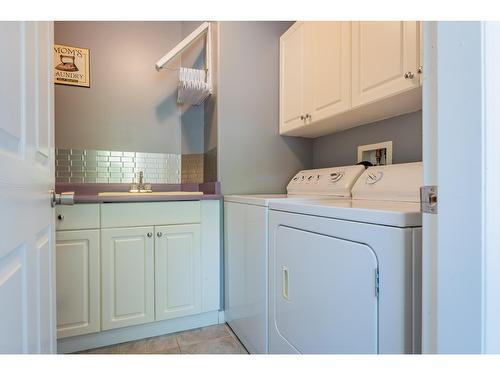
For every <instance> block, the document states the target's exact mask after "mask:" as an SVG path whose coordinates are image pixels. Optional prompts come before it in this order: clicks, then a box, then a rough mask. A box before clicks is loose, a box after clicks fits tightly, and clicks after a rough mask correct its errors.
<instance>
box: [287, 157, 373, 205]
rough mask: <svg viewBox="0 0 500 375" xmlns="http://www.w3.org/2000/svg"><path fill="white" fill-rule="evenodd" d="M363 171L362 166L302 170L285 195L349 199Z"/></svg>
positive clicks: (289, 185) (294, 178) (291, 182)
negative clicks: (326, 196)
mask: <svg viewBox="0 0 500 375" xmlns="http://www.w3.org/2000/svg"><path fill="white" fill-rule="evenodd" d="M364 171H365V167H364V166H362V165H351V166H345V167H332V168H321V169H307V170H303V171H300V172H299V173H297V174H296V175H295V176H293V178H292V179H291V181H290V183H289V184H288V186H287V193H288V194H294V195H329V196H339V197H346V198H349V197H351V189H352V187H353V186H354V183H355V182H356V180H357V179H358V177H359V176H360V175H361V174H362V173H363V172H364Z"/></svg>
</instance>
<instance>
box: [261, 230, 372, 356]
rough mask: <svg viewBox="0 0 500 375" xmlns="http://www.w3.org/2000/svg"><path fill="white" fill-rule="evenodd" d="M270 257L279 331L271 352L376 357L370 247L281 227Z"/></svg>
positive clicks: (275, 314) (273, 337) (276, 322)
mask: <svg viewBox="0 0 500 375" xmlns="http://www.w3.org/2000/svg"><path fill="white" fill-rule="evenodd" d="M271 256H272V257H273V259H274V261H273V271H272V274H273V275H274V278H273V279H271V280H270V282H271V285H270V288H272V289H273V290H274V293H273V295H274V304H275V311H274V315H273V314H271V315H273V321H272V322H271V324H272V325H273V326H274V329H275V330H276V331H277V332H278V333H279V335H274V336H272V339H271V341H270V344H269V345H270V352H271V353H280V352H285V353H286V352H287V351H288V350H290V351H291V352H297V353H302V354H326V353H329V354H376V353H378V298H377V295H376V293H375V290H376V288H375V287H376V285H375V275H376V270H377V269H378V263H377V257H376V255H375V253H374V252H373V250H372V249H371V248H370V247H369V246H367V245H365V244H361V243H357V242H353V241H346V240H342V239H339V238H335V237H330V236H327V235H322V234H318V233H313V232H308V231H305V230H300V229H295V228H290V227H287V226H284V225H283V226H279V227H278V228H277V229H276V238H275V244H274V248H273V250H272V251H271ZM340 285H342V286H343V287H342V288H339V286H340ZM276 337H279V340H280V342H279V343H276V342H275V341H274V339H275V338H276ZM287 346H288V350H283V349H282V348H285V347H287ZM276 348H278V349H277V350H275V349H276Z"/></svg>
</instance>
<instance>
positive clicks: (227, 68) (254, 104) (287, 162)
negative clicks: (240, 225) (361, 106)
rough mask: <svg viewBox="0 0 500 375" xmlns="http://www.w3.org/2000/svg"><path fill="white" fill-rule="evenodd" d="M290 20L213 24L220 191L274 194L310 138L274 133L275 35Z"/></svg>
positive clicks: (308, 151) (300, 164) (304, 154)
mask: <svg viewBox="0 0 500 375" xmlns="http://www.w3.org/2000/svg"><path fill="white" fill-rule="evenodd" d="M291 24H292V23H291V22H221V23H219V34H220V35H219V42H220V45H219V49H220V51H219V72H218V74H219V82H218V93H217V103H218V119H219V120H218V129H217V130H218V151H219V158H218V159H219V166H218V172H219V179H220V181H221V187H222V191H223V193H224V194H240V193H242V194H243V193H278V192H284V191H285V187H286V184H287V183H288V181H289V180H290V178H291V177H292V176H293V174H295V173H296V172H297V171H298V170H300V169H304V168H310V167H311V165H312V142H311V140H307V139H300V138H291V137H282V136H280V135H279V134H278V108H279V105H278V86H279V85H278V82H279V37H280V36H281V35H282V34H283V33H284V32H285V30H286V29H287V28H288V27H290V25H291Z"/></svg>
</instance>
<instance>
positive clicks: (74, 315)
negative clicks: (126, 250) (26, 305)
mask: <svg viewBox="0 0 500 375" xmlns="http://www.w3.org/2000/svg"><path fill="white" fill-rule="evenodd" d="M99 273H100V267H99V230H77V231H64V232H57V235H56V277H57V279H56V293H57V297H56V298H57V337H58V338H64V337H70V336H76V335H83V334H87V333H93V332H98V331H99V330H100V328H101V327H100V315H101V310H100V303H99V302H100V286H99V279H100V277H99Z"/></svg>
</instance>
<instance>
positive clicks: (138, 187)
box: [129, 171, 152, 193]
mask: <svg viewBox="0 0 500 375" xmlns="http://www.w3.org/2000/svg"><path fill="white" fill-rule="evenodd" d="M129 192H130V193H151V192H152V190H151V184H146V183H145V182H144V172H143V171H140V172H139V183H138V184H137V183H136V182H135V179H134V181H133V182H132V183H131V184H130V190H129Z"/></svg>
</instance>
